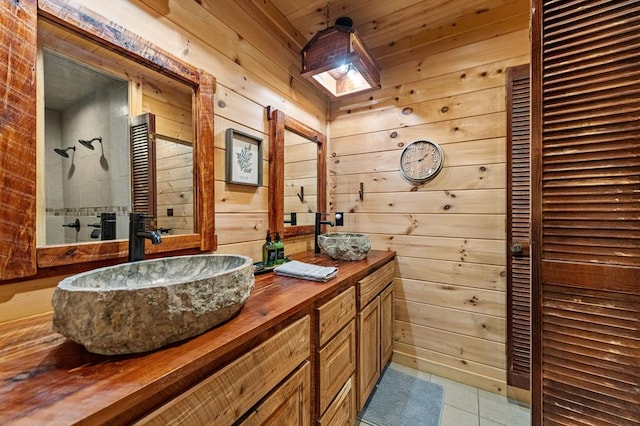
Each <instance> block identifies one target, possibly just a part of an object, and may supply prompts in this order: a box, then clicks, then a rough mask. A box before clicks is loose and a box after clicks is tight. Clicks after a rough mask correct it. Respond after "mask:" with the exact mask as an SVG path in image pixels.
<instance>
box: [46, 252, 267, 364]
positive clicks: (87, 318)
mask: <svg viewBox="0 0 640 426" xmlns="http://www.w3.org/2000/svg"><path fill="white" fill-rule="evenodd" d="M254 283H255V278H254V275H253V261H252V259H251V258H250V257H246V256H236V255H223V254H206V255H194V256H180V257H168V258H163V259H153V260H144V261H141V262H133V263H125V264H121V265H116V266H111V267H107V268H100V269H95V270H92V271H88V272H84V273H81V274H77V275H73V276H71V277H68V278H66V279H64V280H62V281H61V282H60V283H59V284H58V286H57V287H56V289H55V291H54V293H53V329H54V330H55V331H57V332H59V333H61V334H63V335H64V336H66V337H68V338H69V339H71V340H73V341H75V342H77V343H80V344H82V345H84V347H85V348H86V349H87V350H88V351H89V352H94V353H98V354H104V355H117V354H129V353H137V352H146V351H150V350H153V349H157V348H159V347H161V346H164V345H168V344H170V343H173V342H177V341H179V340H183V339H186V338H189V337H192V336H195V335H198V334H200V333H203V332H204V331H206V330H208V329H210V328H212V327H214V326H216V325H218V324H220V323H222V322H224V321H226V320H228V319H229V318H231V317H232V316H233V315H235V314H236V313H237V312H238V311H239V310H240V308H242V305H243V304H244V302H245V301H246V300H247V298H248V297H249V293H250V292H251V290H252V289H253V285H254Z"/></svg>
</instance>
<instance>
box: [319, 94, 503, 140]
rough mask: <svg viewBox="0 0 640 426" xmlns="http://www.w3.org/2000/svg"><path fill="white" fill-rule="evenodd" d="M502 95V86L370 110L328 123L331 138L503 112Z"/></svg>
mask: <svg viewBox="0 0 640 426" xmlns="http://www.w3.org/2000/svg"><path fill="white" fill-rule="evenodd" d="M504 96H505V91H504V86H503V87H496V88H490V89H485V90H479V91H476V92H469V93H464V94H460V95H455V96H449V97H446V98H442V99H433V100H427V101H423V102H418V103H415V104H410V105H407V106H406V107H401V108H390V109H386V110H381V111H374V112H373V113H372V114H366V115H362V114H359V115H355V116H351V117H340V118H337V119H335V120H334V121H332V122H331V137H333V138H337V137H341V136H347V135H353V134H360V133H363V130H364V129H366V130H367V131H368V132H372V131H378V130H388V129H394V128H397V127H407V126H415V125H419V124H425V123H432V122H437V121H445V120H453V119H456V118H462V117H469V116H474V115H482V114H489V113H494V112H500V111H504V109H505V107H504V102H505V99H504Z"/></svg>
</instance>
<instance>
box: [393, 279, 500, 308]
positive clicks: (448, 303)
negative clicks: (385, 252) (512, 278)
mask: <svg viewBox="0 0 640 426" xmlns="http://www.w3.org/2000/svg"><path fill="white" fill-rule="evenodd" d="M395 282H396V286H395V296H396V297H397V298H400V299H402V300H405V301H411V302H420V303H425V304H430V305H434V306H442V307H445V308H450V309H458V310H461V311H470V312H476V313H479V314H485V315H492V316H494V317H500V316H501V315H503V314H504V293H502V292H501V291H496V290H485V289H482V288H473V287H465V286H461V285H451V284H443V283H437V282H430V281H423V280H417V279H410V278H396V279H395Z"/></svg>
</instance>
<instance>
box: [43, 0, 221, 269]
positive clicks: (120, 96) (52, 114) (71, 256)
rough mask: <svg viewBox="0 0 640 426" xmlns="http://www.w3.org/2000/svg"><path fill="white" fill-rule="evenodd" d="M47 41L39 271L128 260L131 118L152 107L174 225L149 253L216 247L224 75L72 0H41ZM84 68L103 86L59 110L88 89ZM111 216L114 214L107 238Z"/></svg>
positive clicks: (162, 191)
mask: <svg viewBox="0 0 640 426" xmlns="http://www.w3.org/2000/svg"><path fill="white" fill-rule="evenodd" d="M37 45H38V49H37V57H38V60H37V66H36V70H37V73H38V77H37V80H38V81H39V82H43V84H41V86H43V87H44V89H43V90H42V89H41V92H40V93H39V94H38V96H37V98H38V100H39V101H38V105H39V107H38V110H37V117H38V119H37V121H38V129H39V131H38V135H37V138H36V139H37V146H38V149H37V166H38V167H37V170H38V185H37V186H38V188H37V198H38V199H40V200H43V201H44V202H43V201H40V202H38V208H37V209H36V210H37V211H36V216H37V218H36V235H37V236H36V240H37V249H36V254H37V266H38V267H53V266H58V265H68V264H73V263H82V262H89V261H102V260H107V259H118V258H126V256H127V249H128V246H127V240H126V239H127V237H128V212H129V211H130V210H131V204H130V203H131V183H130V182H131V176H130V172H131V170H130V169H131V162H130V148H129V145H130V140H129V132H130V130H129V124H130V123H129V121H130V119H131V118H132V117H134V116H136V115H138V114H142V113H152V114H154V116H155V128H154V131H153V133H152V136H153V145H152V147H153V158H156V159H157V160H158V161H159V162H158V164H156V166H155V167H154V169H155V170H154V172H155V182H154V188H153V190H154V194H153V199H154V201H153V202H154V208H155V211H157V218H156V228H158V229H159V230H160V231H161V232H164V233H163V235H162V238H163V241H162V244H160V245H156V246H151V245H147V252H149V253H166V252H176V251H193V252H198V251H212V250H215V235H214V208H213V207H214V203H213V200H214V196H213V191H214V178H213V176H214V175H213V152H214V147H213V142H214V137H213V95H214V91H215V79H214V78H213V76H211V75H210V74H208V73H206V72H204V71H202V70H199V69H197V68H195V67H192V66H190V65H189V64H186V63H184V62H183V61H181V60H179V59H177V58H175V57H173V56H171V55H170V54H168V53H166V52H164V51H162V50H161V49H159V48H158V47H156V46H154V45H152V44H150V43H148V42H145V41H143V40H141V39H140V38H139V37H137V36H136V35H134V34H132V33H130V32H128V31H127V30H124V29H122V28H119V27H117V26H114V25H113V24H111V23H110V22H109V21H107V20H106V19H104V18H103V17H101V16H99V15H96V14H94V13H93V12H91V11H88V10H86V9H84V8H75V7H74V6H73V3H71V2H67V1H61V0H51V1H47V2H42V3H40V4H39V7H38V44H37ZM54 69H57V73H58V75H57V76H55V77H54V76H53V75H55V72H54V71H52V70H54ZM60 73H62V74H64V73H66V74H74V75H75V83H76V84H75V86H74V85H73V84H69V83H73V81H74V77H73V76H69V75H67V76H66V79H67V80H64V79H61V76H60V75H59V74H60ZM81 74H86V75H87V76H88V75H89V74H91V79H90V80H87V81H88V82H87V84H86V85H87V86H88V87H90V88H92V91H90V92H87V93H85V94H84V95H83V96H82V97H76V98H73V99H70V100H69V101H70V102H71V104H70V105H71V106H67V107H66V108H60V107H59V103H58V106H56V107H55V108H54V105H55V104H54V100H53V99H55V98H57V99H58V100H57V102H61V100H60V98H64V97H65V96H66V97H68V98H71V96H70V95H71V93H70V92H71V91H75V89H78V90H79V89H80V88H81V87H80V86H82V85H81V84H79V80H78V79H79V77H78V75H81ZM55 79H57V80H55ZM55 89H58V90H57V92H56V90H55ZM107 98H108V100H107ZM33 102H34V103H35V102H36V100H35V99H34V100H33ZM80 106H83V107H86V108H80ZM73 107H75V109H76V110H80V109H82V113H78V111H74V113H73V114H72V113H71V112H70V111H69V109H70V108H71V109H74V108H73ZM62 116H67V117H64V118H65V119H66V120H65V119H63V117H62ZM91 145H92V146H93V149H91ZM50 163H51V164H50ZM65 185H67V186H68V188H67V187H65ZM101 212H107V213H114V214H115V220H116V226H115V230H114V233H113V234H114V235H109V236H108V238H103V237H104V234H105V233H108V232H105V231H107V230H106V228H104V227H103V226H104V224H103V223H101V217H100V216H101V215H100V213H101ZM70 213H71V214H70ZM98 225H102V226H98ZM60 228H62V229H63V233H62V236H60V235H59V234H60V232H59V230H60ZM98 229H99V230H100V231H98V232H94V231H95V230H98ZM50 231H51V232H50ZM53 234H55V235H53ZM91 234H93V236H94V237H93V238H92V237H91Z"/></svg>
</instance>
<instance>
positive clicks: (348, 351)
mask: <svg viewBox="0 0 640 426" xmlns="http://www.w3.org/2000/svg"><path fill="white" fill-rule="evenodd" d="M318 358H319V364H320V371H319V380H320V386H319V389H320V393H319V399H320V413H323V412H324V410H326V409H327V406H328V405H329V403H330V402H331V400H332V399H333V398H334V397H335V396H336V394H338V392H339V391H340V389H341V388H342V386H343V385H344V383H345V382H346V381H347V379H349V377H350V376H351V374H353V372H354V371H355V369H356V324H355V320H351V323H350V324H349V325H347V326H346V327H345V328H344V329H343V330H342V331H341V332H340V333H338V335H337V336H336V337H334V338H333V339H331V340H330V341H329V343H327V345H326V346H325V347H324V348H322V350H320V352H319V357H318Z"/></svg>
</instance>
